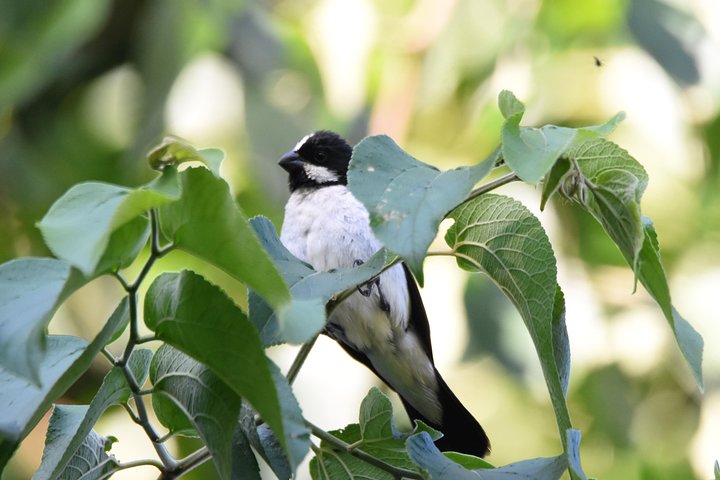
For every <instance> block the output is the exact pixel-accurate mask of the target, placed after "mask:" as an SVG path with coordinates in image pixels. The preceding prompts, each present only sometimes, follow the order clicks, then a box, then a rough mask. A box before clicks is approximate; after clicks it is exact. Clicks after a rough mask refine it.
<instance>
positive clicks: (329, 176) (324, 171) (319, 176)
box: [303, 163, 340, 183]
mask: <svg viewBox="0 0 720 480" xmlns="http://www.w3.org/2000/svg"><path fill="white" fill-rule="evenodd" d="M303 169H304V170H305V175H307V176H308V178H309V179H310V180H313V181H315V182H317V183H330V182H337V181H338V180H340V177H339V176H338V174H337V173H335V172H333V171H332V170H330V169H328V168H325V167H321V166H319V165H312V164H310V163H305V164H303Z"/></svg>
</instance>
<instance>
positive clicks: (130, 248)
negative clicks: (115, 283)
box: [92, 217, 150, 277]
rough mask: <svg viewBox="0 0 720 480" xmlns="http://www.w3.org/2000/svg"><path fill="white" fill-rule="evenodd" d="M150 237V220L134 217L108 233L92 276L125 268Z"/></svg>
mask: <svg viewBox="0 0 720 480" xmlns="http://www.w3.org/2000/svg"><path fill="white" fill-rule="evenodd" d="M148 238H150V222H149V221H148V219H147V218H145V217H136V218H134V219H132V220H130V221H129V222H128V223H126V224H125V225H123V226H122V227H120V228H118V229H117V230H115V231H114V232H113V233H112V234H111V235H110V240H109V241H108V244H107V247H105V253H103V255H102V257H101V258H100V260H99V261H98V264H97V265H96V266H95V273H94V274H93V275H92V277H96V276H99V275H101V274H104V273H108V272H117V271H118V270H122V269H123V268H127V267H129V266H130V264H132V262H133V261H134V260H135V259H136V258H137V256H138V255H139V254H140V251H141V250H142V248H143V247H144V246H145V244H147V241H148Z"/></svg>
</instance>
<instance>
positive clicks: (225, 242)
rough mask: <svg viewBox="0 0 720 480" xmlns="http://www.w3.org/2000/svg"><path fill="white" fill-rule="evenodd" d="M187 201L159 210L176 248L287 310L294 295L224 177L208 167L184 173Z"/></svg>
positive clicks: (167, 233) (183, 199)
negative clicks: (237, 202) (234, 198)
mask: <svg viewBox="0 0 720 480" xmlns="http://www.w3.org/2000/svg"><path fill="white" fill-rule="evenodd" d="M180 178H181V183H182V191H183V194H182V198H181V199H180V201H178V202H176V203H174V204H172V205H168V206H166V207H165V208H163V209H162V210H161V211H160V222H161V226H162V229H163V233H164V234H165V236H166V237H167V238H169V239H171V240H172V241H173V242H174V244H175V245H176V246H177V247H179V248H181V249H183V250H185V251H187V252H190V253H192V254H193V255H196V256H198V257H199V258H202V259H203V260H206V261H208V262H210V263H212V264H213V265H215V266H217V267H219V268H220V269H222V270H224V271H225V272H227V273H228V274H230V275H231V276H233V277H235V278H236V279H238V280H240V281H241V282H244V283H245V284H247V285H248V286H249V287H250V288H252V289H253V290H255V291H256V292H257V293H258V294H260V295H261V296H262V297H263V298H264V299H265V300H266V301H267V302H268V303H270V305H272V306H273V308H276V309H278V310H279V309H281V308H285V307H286V306H287V304H288V303H289V301H290V292H289V291H288V288H287V285H285V282H283V279H282V277H281V276H280V273H278V271H277V269H276V268H275V266H274V265H273V263H272V261H271V260H270V258H269V257H268V255H267V253H265V251H264V250H263V249H262V247H261V245H260V241H259V240H258V238H257V236H256V235H255V232H254V231H253V229H252V228H251V227H250V224H249V223H248V221H247V219H246V217H245V214H244V213H243V212H242V211H240V209H239V208H238V206H237V205H236V204H235V201H234V200H233V198H232V197H231V196H230V190H229V187H228V185H227V183H225V181H224V180H222V179H221V178H217V177H215V176H214V175H213V174H212V173H210V172H209V171H207V170H206V169H204V168H191V169H188V170H186V171H184V172H182V173H181V174H180Z"/></svg>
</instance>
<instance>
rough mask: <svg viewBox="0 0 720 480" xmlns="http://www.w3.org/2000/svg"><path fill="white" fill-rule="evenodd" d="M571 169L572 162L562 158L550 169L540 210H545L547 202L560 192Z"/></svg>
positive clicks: (543, 190) (544, 184)
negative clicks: (562, 183) (561, 185)
mask: <svg viewBox="0 0 720 480" xmlns="http://www.w3.org/2000/svg"><path fill="white" fill-rule="evenodd" d="M570 167H571V165H570V160H568V159H567V158H564V157H560V158H558V160H557V162H555V164H554V165H553V166H552V168H551V169H550V173H548V174H547V175H545V178H544V179H543V189H542V197H541V198H540V210H545V205H546V204H547V201H548V200H549V199H550V197H552V196H553V195H554V194H555V193H556V192H557V191H558V189H559V188H560V183H561V182H562V181H563V179H565V175H566V174H567V173H568V172H570Z"/></svg>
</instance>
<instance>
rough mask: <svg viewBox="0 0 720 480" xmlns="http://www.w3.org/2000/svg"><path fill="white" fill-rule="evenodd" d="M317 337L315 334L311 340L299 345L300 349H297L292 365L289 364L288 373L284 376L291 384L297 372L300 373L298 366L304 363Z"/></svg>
mask: <svg viewBox="0 0 720 480" xmlns="http://www.w3.org/2000/svg"><path fill="white" fill-rule="evenodd" d="M317 339H318V336H317V335H315V336H314V337H313V339H312V340H310V341H309V342H307V343H305V344H303V346H302V347H300V351H298V354H297V356H296V357H295V360H294V361H293V363H292V365H290V369H289V370H288V373H287V375H286V376H285V377H286V378H287V381H288V383H289V384H290V385H292V384H293V382H294V381H295V378H296V377H297V375H298V373H300V368H301V367H302V366H303V363H305V359H306V358H307V357H308V355H309V354H310V350H312V348H313V346H314V345H315V342H316V341H317Z"/></svg>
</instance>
